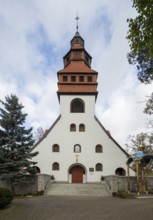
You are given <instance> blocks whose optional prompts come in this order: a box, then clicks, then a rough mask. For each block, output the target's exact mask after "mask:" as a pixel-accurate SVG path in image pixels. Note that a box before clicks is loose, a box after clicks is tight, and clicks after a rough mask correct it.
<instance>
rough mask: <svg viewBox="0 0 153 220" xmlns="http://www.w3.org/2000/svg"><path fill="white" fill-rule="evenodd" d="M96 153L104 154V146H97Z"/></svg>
mask: <svg viewBox="0 0 153 220" xmlns="http://www.w3.org/2000/svg"><path fill="white" fill-rule="evenodd" d="M95 152H96V153H102V152H103V147H102V145H100V144H98V145H96V148H95Z"/></svg>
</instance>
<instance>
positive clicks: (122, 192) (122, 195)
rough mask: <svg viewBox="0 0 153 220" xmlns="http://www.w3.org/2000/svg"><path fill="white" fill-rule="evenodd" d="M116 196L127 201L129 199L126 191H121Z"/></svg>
mask: <svg viewBox="0 0 153 220" xmlns="http://www.w3.org/2000/svg"><path fill="white" fill-rule="evenodd" d="M117 196H118V197H120V198H122V199H128V198H130V197H131V196H130V195H129V193H128V192H127V191H122V190H119V191H118V193H117Z"/></svg>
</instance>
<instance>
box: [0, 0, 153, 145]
mask: <svg viewBox="0 0 153 220" xmlns="http://www.w3.org/2000/svg"><path fill="white" fill-rule="evenodd" d="M74 6H75V7H74ZM77 12H79V17H80V18H81V19H80V20H79V32H80V34H81V36H82V37H83V38H84V40H85V47H86V50H87V51H88V52H89V53H90V54H91V56H92V57H93V64H92V68H93V69H95V70H97V71H98V72H99V76H98V82H99V86H98V90H99V95H98V99H97V105H96V112H97V115H98V117H99V118H100V119H101V121H102V123H104V125H106V127H107V129H108V130H110V131H111V133H112V135H113V136H114V138H115V139H116V140H117V141H118V142H119V143H120V144H122V145H123V144H124V143H125V141H126V137H127V136H128V135H129V134H130V133H134V132H138V131H140V130H141V129H144V123H145V118H146V116H145V115H144V114H143V113H142V111H143V108H144V104H145V103H141V104H140V103H139V104H138V102H139V101H142V100H144V99H145V95H148V94H149V93H150V92H152V89H151V86H149V85H148V86H145V85H142V84H140V83H139V82H138V80H137V77H136V73H135V68H134V67H131V66H130V65H129V64H128V62H127V58H126V54H127V52H128V51H129V46H128V42H127V40H126V38H125V37H126V33H127V30H128V24H127V22H126V19H127V18H128V17H133V16H134V15H135V10H134V9H132V2H131V1H122V0H116V1H115V2H114V1H112V0H103V1H101V0H91V1H88V0H84V1H82V0H78V1H77V4H76V1H74V0H62V1H61V0H56V1H50V0H45V1H43V0H30V1H29V0H27V1H18V0H14V1H12V0H7V1H4V0H2V1H0V26H1V29H0V99H2V100H4V97H5V96H6V95H9V94H10V93H13V94H16V95H17V96H18V97H19V98H20V100H21V102H22V103H23V105H24V106H25V111H26V112H27V113H28V125H30V126H34V128H37V127H40V126H42V127H43V128H44V129H47V128H48V127H49V126H50V125H51V124H52V123H53V121H54V120H55V119H56V117H57V116H58V114H59V103H58V99H57V95H56V91H57V76H56V73H57V71H58V70H60V69H62V68H63V61H62V57H63V56H64V55H65V54H66V53H67V51H68V50H69V46H70V40H71V39H72V37H73V36H74V34H75V31H76V22H75V20H74V18H75V16H76V13H77Z"/></svg>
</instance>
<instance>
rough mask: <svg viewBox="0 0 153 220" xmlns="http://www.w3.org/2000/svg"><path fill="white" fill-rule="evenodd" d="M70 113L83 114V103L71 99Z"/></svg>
mask: <svg viewBox="0 0 153 220" xmlns="http://www.w3.org/2000/svg"><path fill="white" fill-rule="evenodd" d="M70 112H71V113H83V112H85V106H84V102H83V100H81V99H73V100H72V102H71V106H70Z"/></svg>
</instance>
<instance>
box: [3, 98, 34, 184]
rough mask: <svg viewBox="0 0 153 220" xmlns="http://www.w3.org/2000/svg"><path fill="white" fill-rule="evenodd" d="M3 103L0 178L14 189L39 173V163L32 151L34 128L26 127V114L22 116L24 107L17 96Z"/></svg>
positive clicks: (6, 99)
mask: <svg viewBox="0 0 153 220" xmlns="http://www.w3.org/2000/svg"><path fill="white" fill-rule="evenodd" d="M0 103H1V106H2V108H0V179H1V180H4V181H6V182H8V183H11V184H12V186H14V185H15V184H19V185H21V184H26V183H28V182H30V180H32V177H34V176H35V173H36V169H35V166H34V165H35V164H36V162H33V161H31V159H32V157H34V156H36V155H37V153H38V152H35V153H31V152H30V150H31V148H32V146H33V143H34V140H33V136H32V133H31V132H32V128H29V129H26V128H25V126H24V123H25V119H26V116H27V114H24V113H22V109H23V108H24V106H23V105H22V104H21V103H19V99H18V98H17V97H16V96H15V95H10V97H9V96H6V97H5V102H3V101H2V100H0ZM28 174H30V175H28ZM29 177H30V178H29Z"/></svg>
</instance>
